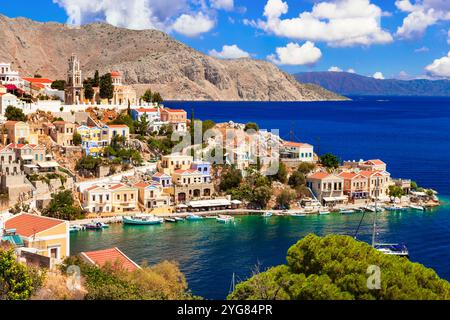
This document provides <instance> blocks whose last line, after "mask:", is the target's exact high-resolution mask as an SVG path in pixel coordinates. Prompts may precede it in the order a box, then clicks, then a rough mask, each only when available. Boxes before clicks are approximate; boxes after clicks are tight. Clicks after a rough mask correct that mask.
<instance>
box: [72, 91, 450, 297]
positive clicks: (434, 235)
mask: <svg viewBox="0 0 450 320" xmlns="http://www.w3.org/2000/svg"><path fill="white" fill-rule="evenodd" d="M166 105H167V106H171V107H175V106H176V107H182V108H185V109H186V110H188V111H190V110H191V108H192V107H194V108H195V117H196V118H200V119H212V120H214V121H216V122H219V121H229V120H233V121H235V122H249V121H255V122H257V123H258V124H260V126H261V127H262V128H267V129H280V131H281V136H282V137H284V138H286V137H287V136H289V131H290V130H291V128H294V129H295V135H296V136H297V138H299V139H300V140H302V141H305V142H309V143H312V144H314V145H316V150H317V149H320V153H325V152H333V153H335V154H337V155H339V156H340V157H341V158H342V159H356V160H358V159H360V158H365V159H367V158H381V159H383V160H385V161H386V162H387V163H388V170H389V171H390V172H391V174H392V175H393V176H394V177H403V178H412V179H414V180H416V181H418V183H419V184H420V185H424V186H428V187H432V188H434V189H436V190H438V191H439V192H440V194H441V200H444V202H445V204H444V205H443V206H442V207H440V208H438V209H435V210H433V211H427V212H423V213H422V212H414V211H408V212H403V213H384V214H380V216H379V228H378V233H379V234H378V240H379V241H383V242H404V243H406V244H407V246H408V248H409V251H410V255H411V260H412V261H417V262H420V263H422V264H424V265H426V266H428V267H431V268H433V269H434V270H436V272H437V273H438V274H439V275H440V276H441V277H444V278H446V279H448V280H450V204H449V203H450V197H445V195H450V183H449V177H450V134H449V133H448V131H449V129H450V99H448V98H447V99H445V98H427V99H423V98H405V99H404V98H385V97H384V98H383V97H381V98H380V97H376V98H356V99H355V100H354V101H351V102H326V103H233V102H222V103H213V102H203V103H198V102H193V103H190V102H183V103H178V102H177V103H175V102H168V103H166ZM360 219H361V214H352V215H330V216H310V217H297V218H294V217H272V218H270V219H264V218H262V217H257V216H248V217H239V218H237V221H236V223H235V224H229V225H224V224H219V223H217V222H216V221H215V220H205V221H200V222H185V223H180V224H165V225H163V226H144V227H128V226H125V227H124V226H121V225H117V226H112V227H111V228H110V229H107V230H104V231H101V232H81V233H78V234H74V235H72V236H71V251H72V253H73V254H74V253H78V252H80V251H85V250H97V249H104V248H107V247H111V246H117V247H119V248H120V249H121V250H123V251H124V252H125V253H126V254H128V255H129V256H130V257H131V258H133V259H135V260H136V261H138V262H141V261H143V260H147V261H148V262H149V263H151V264H152V263H157V262H160V261H162V260H175V261H178V262H179V263H180V266H181V269H182V271H183V272H184V273H185V274H186V277H187V279H188V282H189V286H190V287H191V288H192V290H193V292H194V293H195V294H197V295H200V296H203V297H205V298H209V299H221V298H225V297H226V295H227V294H228V290H229V286H230V283H231V278H232V274H233V272H234V273H236V276H237V277H238V278H239V279H245V278H246V277H248V276H249V275H250V274H251V269H252V268H253V267H254V266H255V265H256V264H257V263H260V264H261V265H262V268H263V269H264V268H267V267H270V266H273V265H277V264H280V263H284V262H285V257H286V251H287V249H288V248H289V247H290V246H291V245H293V244H294V243H296V242H297V241H298V240H299V239H300V238H302V237H304V236H305V235H307V234H308V233H311V232H314V233H316V234H319V235H326V234H329V233H339V234H347V235H351V236H353V235H354V232H355V230H356V228H357V226H358V224H359V221H360ZM371 223H372V216H371V215H370V214H368V215H366V216H365V219H364V222H363V225H362V228H361V230H360V233H359V239H360V240H363V241H367V242H369V241H370V237H371Z"/></svg>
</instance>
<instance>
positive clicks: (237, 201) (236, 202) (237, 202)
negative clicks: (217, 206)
mask: <svg viewBox="0 0 450 320" xmlns="http://www.w3.org/2000/svg"><path fill="white" fill-rule="evenodd" d="M231 203H232V204H241V203H242V201H239V200H231Z"/></svg>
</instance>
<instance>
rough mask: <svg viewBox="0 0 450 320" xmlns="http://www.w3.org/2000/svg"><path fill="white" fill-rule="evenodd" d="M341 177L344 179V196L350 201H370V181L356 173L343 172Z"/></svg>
mask: <svg viewBox="0 0 450 320" xmlns="http://www.w3.org/2000/svg"><path fill="white" fill-rule="evenodd" d="M339 176H340V177H342V178H343V179H344V194H345V195H346V196H348V198H349V200H351V201H353V202H355V201H359V200H366V199H369V198H370V196H369V184H368V179H367V178H366V177H365V176H363V175H361V174H358V173H355V172H341V173H340V174H339Z"/></svg>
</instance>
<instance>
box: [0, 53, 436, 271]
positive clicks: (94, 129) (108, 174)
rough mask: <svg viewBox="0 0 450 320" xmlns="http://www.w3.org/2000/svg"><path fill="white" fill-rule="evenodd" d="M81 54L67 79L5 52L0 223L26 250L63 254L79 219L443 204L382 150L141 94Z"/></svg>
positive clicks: (96, 223) (93, 224)
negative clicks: (16, 61) (14, 61)
mask: <svg viewBox="0 0 450 320" xmlns="http://www.w3.org/2000/svg"><path fill="white" fill-rule="evenodd" d="M80 65H81V64H80V61H79V60H78V58H77V56H76V55H72V56H71V57H69V59H68V68H67V71H66V72H67V79H65V80H57V79H48V78H45V75H34V77H22V76H21V75H20V74H19V73H18V72H16V71H14V70H12V67H11V65H10V64H9V63H0V175H1V181H0V206H1V209H2V214H1V219H0V235H2V237H3V238H2V239H3V240H9V241H11V242H12V243H13V244H14V245H16V246H18V247H20V248H22V249H23V250H22V252H23V255H22V256H23V257H24V258H25V259H30V260H38V261H42V259H44V260H45V258H48V262H47V263H54V262H55V261H61V260H62V259H64V258H66V257H67V256H69V255H70V249H69V247H70V245H69V241H68V237H69V229H70V231H76V230H78V229H79V228H83V227H84V228H85V227H86V226H87V227H89V228H101V227H102V226H103V225H102V224H103V223H104V222H102V221H119V220H120V219H122V218H123V217H128V218H129V217H133V216H140V217H141V219H142V216H143V215H148V216H149V217H156V219H159V220H158V221H163V220H162V219H164V218H165V219H173V217H178V218H185V217H189V216H193V217H201V216H204V215H214V214H216V215H217V214H225V213H226V214H228V215H232V214H233V213H234V214H239V213H241V214H242V213H249V212H250V213H258V212H260V213H268V212H271V213H276V214H292V215H306V214H329V213H332V212H337V213H341V214H345V213H351V212H355V211H357V210H368V211H374V210H375V211H376V210H377V206H378V205H379V206H384V207H385V208H386V209H387V210H402V209H403V208H406V207H408V208H409V207H415V208H418V209H420V208H424V207H426V206H436V205H438V204H439V201H438V199H437V197H436V192H435V191H434V190H430V189H423V188H421V187H420V186H417V184H416V183H414V182H413V181H411V180H408V179H394V178H393V177H391V174H390V173H389V172H388V168H387V164H386V163H385V162H383V161H382V160H379V159H372V160H359V161H344V162H341V161H340V160H339V159H338V158H337V157H336V156H334V155H332V154H325V155H320V156H319V155H317V154H316V153H315V150H314V146H313V145H311V144H308V143H304V142H299V141H286V140H283V139H281V138H280V137H279V136H277V135H275V134H272V133H271V132H268V131H265V130H262V129H260V128H259V127H258V125H257V124H256V123H247V124H239V123H234V122H232V121H230V122H224V123H214V122H213V121H210V120H203V121H202V120H198V119H195V118H194V116H193V115H191V118H190V119H188V115H187V112H186V111H185V110H183V109H173V108H167V107H165V106H164V102H163V98H162V96H161V95H160V94H159V93H157V92H152V91H151V90H150V89H151V88H149V90H147V91H146V92H145V94H144V95H143V96H141V97H138V96H137V93H136V91H135V90H134V89H133V87H132V86H130V85H126V84H125V80H124V78H126V77H124V75H122V74H121V72H120V71H116V70H112V71H111V72H110V73H108V74H105V75H99V74H98V72H96V73H95V74H92V75H89V76H90V77H89V76H88V75H85V74H83V71H82V70H81V67H80ZM197 123H198V124H199V126H198V127H199V128H200V129H199V130H200V136H201V137H206V136H207V139H206V138H205V139H204V140H201V141H200V142H198V141H195V139H194V138H193V137H194V136H195V135H196V134H197V132H196V130H195V129H196V126H197V125H196V124H197ZM174 137H175V138H174ZM180 141H184V142H185V144H181V143H180ZM186 142H187V143H186ZM192 142H193V143H192ZM179 146H180V147H179ZM177 147H179V148H177ZM174 150H176V151H174ZM274 168H275V170H273V169H274ZM228 217H229V216H224V218H223V219H228ZM102 219H110V220H102ZM68 221H71V222H70V223H69V222H68ZM30 223H31V224H32V225H34V226H35V228H31V229H30ZM43 257H44V258H43ZM45 261H47V260H45Z"/></svg>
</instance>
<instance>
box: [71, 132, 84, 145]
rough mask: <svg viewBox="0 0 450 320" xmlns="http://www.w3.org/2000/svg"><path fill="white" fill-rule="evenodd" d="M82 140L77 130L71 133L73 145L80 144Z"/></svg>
mask: <svg viewBox="0 0 450 320" xmlns="http://www.w3.org/2000/svg"><path fill="white" fill-rule="evenodd" d="M82 142H83V139H82V137H81V134H79V133H78V132H75V133H74V134H73V144H74V145H75V146H79V145H81V143H82Z"/></svg>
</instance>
